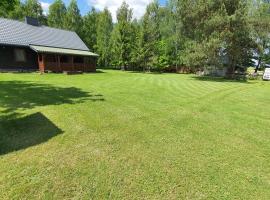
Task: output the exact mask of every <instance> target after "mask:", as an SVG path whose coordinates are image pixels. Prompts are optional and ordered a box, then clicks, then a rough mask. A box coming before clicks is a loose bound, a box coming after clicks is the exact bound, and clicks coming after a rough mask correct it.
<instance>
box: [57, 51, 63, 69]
mask: <svg viewBox="0 0 270 200" xmlns="http://www.w3.org/2000/svg"><path fill="white" fill-rule="evenodd" d="M57 65H58V69H59V71H60V72H61V71H62V69H61V63H60V56H59V55H57Z"/></svg>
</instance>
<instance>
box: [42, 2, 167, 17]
mask: <svg viewBox="0 0 270 200" xmlns="http://www.w3.org/2000/svg"><path fill="white" fill-rule="evenodd" d="M39 1H40V3H41V5H42V7H43V10H44V11H45V12H48V8H49V6H50V4H51V3H52V2H53V1H54V0H39ZM63 1H64V2H65V4H66V5H68V4H69V2H70V0H63ZM123 1H124V0H77V2H78V6H79V8H80V10H81V14H82V15H85V14H86V13H87V12H88V11H89V10H90V9H91V7H95V8H97V9H98V10H102V9H104V7H108V8H109V10H110V11H111V13H112V15H113V19H114V21H115V20H116V10H117V8H119V6H120V5H121V3H122V2H123ZM152 1H153V0H126V2H127V3H128V4H129V5H130V6H131V8H133V13H134V17H136V18H140V17H141V16H142V15H143V13H144V12H145V8H146V5H148V4H149V3H150V2H152ZM159 2H160V4H161V5H165V2H166V0H159Z"/></svg>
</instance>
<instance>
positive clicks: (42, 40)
mask: <svg viewBox="0 0 270 200" xmlns="http://www.w3.org/2000/svg"><path fill="white" fill-rule="evenodd" d="M97 56H98V55H97V54H94V53H92V52H90V51H89V49H88V47H87V46H86V45H85V44H84V42H83V41H82V40H81V39H80V37H79V36H78V35H77V34H76V33H75V32H72V31H66V30H61V29H56V28H50V27H47V26H41V25H39V23H38V21H37V20H36V19H34V18H29V17H27V18H26V20H25V22H20V21H15V20H10V19H4V18H0V70H5V71H8V70H12V71H17V70H18V71H23V70H40V72H45V71H53V72H63V71H82V72H94V71H95V70H96V62H97Z"/></svg>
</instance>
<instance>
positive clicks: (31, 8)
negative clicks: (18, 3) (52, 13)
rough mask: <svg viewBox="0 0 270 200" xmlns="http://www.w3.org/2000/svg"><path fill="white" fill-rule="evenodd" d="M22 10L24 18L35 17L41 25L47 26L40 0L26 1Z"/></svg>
mask: <svg viewBox="0 0 270 200" xmlns="http://www.w3.org/2000/svg"><path fill="white" fill-rule="evenodd" d="M21 9H22V10H23V15H24V16H29V17H34V18H36V19H38V20H39V22H40V23H41V24H47V18H46V17H45V16H44V14H43V9H42V7H41V3H40V2H39V1H38V0H26V1H25V3H24V4H22V7H21Z"/></svg>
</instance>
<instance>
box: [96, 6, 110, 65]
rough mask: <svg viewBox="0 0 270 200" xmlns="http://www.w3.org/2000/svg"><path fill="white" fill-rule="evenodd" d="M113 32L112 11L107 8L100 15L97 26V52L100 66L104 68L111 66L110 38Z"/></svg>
mask: <svg viewBox="0 0 270 200" xmlns="http://www.w3.org/2000/svg"><path fill="white" fill-rule="evenodd" d="M112 30H113V23H112V16H111V13H110V11H109V10H108V9H107V8H105V9H104V11H103V12H101V13H99V17H98V24H97V52H98V54H99V59H98V64H99V66H102V67H108V66H109V65H110V60H111V54H110V47H109V44H110V38H111V33H112Z"/></svg>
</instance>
